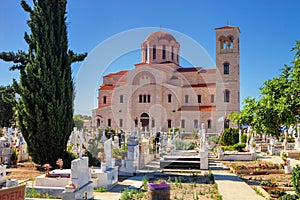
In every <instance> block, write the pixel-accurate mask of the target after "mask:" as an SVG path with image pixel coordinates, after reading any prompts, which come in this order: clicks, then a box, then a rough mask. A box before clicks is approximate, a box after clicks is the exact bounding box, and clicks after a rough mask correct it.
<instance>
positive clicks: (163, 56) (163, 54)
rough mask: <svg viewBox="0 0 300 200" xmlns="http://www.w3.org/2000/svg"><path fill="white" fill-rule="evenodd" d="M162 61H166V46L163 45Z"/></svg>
mask: <svg viewBox="0 0 300 200" xmlns="http://www.w3.org/2000/svg"><path fill="white" fill-rule="evenodd" d="M162 59H166V45H163V49H162Z"/></svg>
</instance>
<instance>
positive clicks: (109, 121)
mask: <svg viewBox="0 0 300 200" xmlns="http://www.w3.org/2000/svg"><path fill="white" fill-rule="evenodd" d="M107 126H109V127H111V119H107Z"/></svg>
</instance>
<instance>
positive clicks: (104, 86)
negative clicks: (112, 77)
mask: <svg viewBox="0 0 300 200" xmlns="http://www.w3.org/2000/svg"><path fill="white" fill-rule="evenodd" d="M113 89H115V86H114V85H101V86H100V88H99V90H113Z"/></svg>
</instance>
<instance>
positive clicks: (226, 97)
mask: <svg viewBox="0 0 300 200" xmlns="http://www.w3.org/2000/svg"><path fill="white" fill-rule="evenodd" d="M229 101H230V91H229V90H225V91H224V102H226V103H228V102H229Z"/></svg>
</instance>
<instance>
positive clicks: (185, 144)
mask: <svg viewBox="0 0 300 200" xmlns="http://www.w3.org/2000/svg"><path fill="white" fill-rule="evenodd" d="M173 145H174V146H175V149H177V150H191V149H194V148H195V144H194V143H193V142H191V141H184V140H178V139H177V140H174V141H173Z"/></svg>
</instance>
